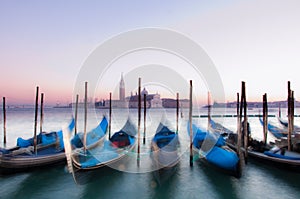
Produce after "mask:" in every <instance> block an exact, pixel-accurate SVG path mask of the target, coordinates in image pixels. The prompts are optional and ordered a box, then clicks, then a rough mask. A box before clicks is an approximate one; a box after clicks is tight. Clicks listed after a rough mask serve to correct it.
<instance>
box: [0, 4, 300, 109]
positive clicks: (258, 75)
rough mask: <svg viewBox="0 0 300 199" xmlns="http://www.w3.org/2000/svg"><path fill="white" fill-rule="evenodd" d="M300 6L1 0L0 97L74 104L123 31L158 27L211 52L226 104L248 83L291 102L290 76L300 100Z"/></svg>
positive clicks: (252, 89)
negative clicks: (92, 63)
mask: <svg viewBox="0 0 300 199" xmlns="http://www.w3.org/2000/svg"><path fill="white" fill-rule="evenodd" d="M299 8H300V1H298V0H286V1H282V0H264V1H261V0H252V1H244V0H240V1H237V0H227V1H223V0H212V1H204V0H193V1H174V0H169V1H156V0H151V1H146V0H145V1H141V0H135V1H134V0H124V1H91V0H90V1H76V0H75V1H74V0H72V1H58V0H51V1H50V0H45V1H38V0H35V1H34V0H28V1H0V27H1V29H0V30H1V31H0V44H1V45H0V67H1V68H0V69H1V76H0V95H1V96H5V97H6V98H7V102H8V104H31V103H32V104H33V103H34V96H35V87H36V86H37V85H38V86H39V87H40V89H41V91H42V92H44V93H45V100H46V102H47V103H49V104H55V103H57V102H60V103H61V104H67V103H70V102H71V101H72V96H73V90H74V84H75V82H76V78H77V75H78V73H79V71H80V69H81V67H82V65H83V63H84V62H85V60H86V59H87V58H88V56H89V55H90V54H91V52H93V50H95V49H96V48H97V47H98V46H99V45H101V44H102V43H103V42H105V41H106V40H108V39H110V38H112V37H113V36H115V35H118V34H120V33H122V32H126V31H130V30H132V29H138V28H144V27H157V28H167V29H171V30H174V31H177V32H180V33H181V34H184V35H186V36H187V37H189V38H190V39H192V40H194V41H195V42H196V43H198V44H199V45H200V46H201V47H202V48H203V49H204V50H205V52H206V53H207V54H208V56H209V57H210V58H211V60H212V61H213V63H214V65H215V67H216V68H217V70H218V72H219V74H220V76H221V79H222V81H223V86H224V91H225V94H226V100H227V101H233V100H235V96H236V92H239V91H240V85H241V83H240V82H241V81H242V80H243V81H246V86H247V97H248V100H251V101H253V100H258V101H260V100H261V99H262V95H263V94H264V93H268V97H269V101H272V100H283V99H286V96H287V81H288V80H290V81H291V84H292V89H293V90H294V91H295V96H296V98H297V96H298V92H300V78H299V73H298V71H299V67H300V23H299V19H300V12H299ZM137 56H138V55H137ZM174 60H175V59H174ZM174 60H173V62H174ZM170 62H171V63H172V61H170ZM138 64H139V65H141V64H143V63H141V62H139V63H138ZM144 64H145V65H147V64H148V62H147V63H144ZM165 64H166V63H165ZM125 65H126V64H124V66H125ZM169 67H174V70H177V69H178V68H176V67H179V68H180V67H182V66H179V65H178V66H177V65H176V64H174V65H173V66H169ZM117 69H119V70H115V71H114V74H112V76H110V81H111V84H112V85H108V86H107V88H104V89H102V90H101V93H99V94H98V95H99V96H98V98H105V97H106V96H108V94H107V93H106V92H109V90H112V89H114V88H115V86H116V85H117V84H118V81H119V79H120V75H121V72H125V73H126V71H127V70H128V69H126V68H122V66H120V67H119V68H117ZM178 70H180V69H178ZM191 77H192V74H191ZM187 81H188V80H187ZM136 82H137V80H136ZM187 90H188V88H187ZM204 90H205V89H204ZM156 91H160V90H159V89H154V90H153V91H152V92H156ZM199 91H200V89H199ZM99 92H100V91H99ZM201 92H202V90H201ZM129 93H130V90H126V95H128V94H129ZM162 95H163V94H162ZM203 95H206V93H204V94H203ZM117 97H118V96H115V98H117ZM183 97H187V95H186V96H185V94H184V95H183Z"/></svg>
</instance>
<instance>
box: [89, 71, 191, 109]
mask: <svg viewBox="0 0 300 199" xmlns="http://www.w3.org/2000/svg"><path fill="white" fill-rule="evenodd" d="M144 96H145V97H146V107H147V108H163V107H164V108H175V107H176V100H175V99H161V98H160V94H158V93H156V94H149V93H148V91H147V90H146V88H145V87H144V88H143V90H142V91H141V106H142V107H144ZM138 99H139V98H138V94H137V93H135V95H133V93H132V92H131V95H130V96H128V97H126V96H125V82H124V78H123V73H122V74H121V80H120V83H119V99H118V100H112V101H111V103H112V107H113V108H138ZM180 104H181V107H187V106H188V100H180ZM95 106H96V107H98V108H109V100H104V101H102V102H96V103H95Z"/></svg>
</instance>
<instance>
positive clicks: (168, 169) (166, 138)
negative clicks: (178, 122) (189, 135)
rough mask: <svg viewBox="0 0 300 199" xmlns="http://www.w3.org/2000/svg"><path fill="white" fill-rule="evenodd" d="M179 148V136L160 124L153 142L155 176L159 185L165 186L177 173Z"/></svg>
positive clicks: (152, 157) (152, 155)
mask: <svg viewBox="0 0 300 199" xmlns="http://www.w3.org/2000/svg"><path fill="white" fill-rule="evenodd" d="M178 147H179V140H178V134H177V133H175V132H174V131H171V130H170V129H169V128H168V127H167V126H165V125H163V124H162V123H160V124H159V126H158V128H157V131H156V133H155V135H154V137H153V139H152V141H151V159H152V165H153V174H154V177H155V179H156V181H157V182H158V183H159V184H163V183H164V182H165V181H166V180H167V179H168V178H170V177H171V176H172V175H173V173H174V172H175V171H176V168H177V165H178V162H179V155H178Z"/></svg>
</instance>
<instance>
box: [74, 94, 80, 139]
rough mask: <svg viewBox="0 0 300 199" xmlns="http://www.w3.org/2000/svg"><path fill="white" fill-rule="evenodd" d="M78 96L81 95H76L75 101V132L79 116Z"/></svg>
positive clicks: (75, 132) (75, 131)
mask: <svg viewBox="0 0 300 199" xmlns="http://www.w3.org/2000/svg"><path fill="white" fill-rule="evenodd" d="M78 98H79V95H78V94H77V95H76V102H75V127H74V134H75V135H76V134H77V118H78Z"/></svg>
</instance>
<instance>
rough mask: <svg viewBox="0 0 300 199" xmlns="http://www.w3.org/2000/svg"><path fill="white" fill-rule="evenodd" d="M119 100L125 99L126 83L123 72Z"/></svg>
mask: <svg viewBox="0 0 300 199" xmlns="http://www.w3.org/2000/svg"><path fill="white" fill-rule="evenodd" d="M119 89H120V90H119V100H120V101H125V83H124V79H123V73H122V74H121V81H120V87H119Z"/></svg>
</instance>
